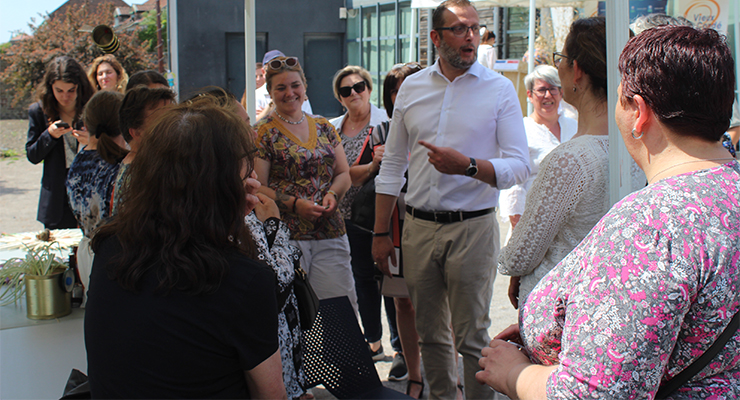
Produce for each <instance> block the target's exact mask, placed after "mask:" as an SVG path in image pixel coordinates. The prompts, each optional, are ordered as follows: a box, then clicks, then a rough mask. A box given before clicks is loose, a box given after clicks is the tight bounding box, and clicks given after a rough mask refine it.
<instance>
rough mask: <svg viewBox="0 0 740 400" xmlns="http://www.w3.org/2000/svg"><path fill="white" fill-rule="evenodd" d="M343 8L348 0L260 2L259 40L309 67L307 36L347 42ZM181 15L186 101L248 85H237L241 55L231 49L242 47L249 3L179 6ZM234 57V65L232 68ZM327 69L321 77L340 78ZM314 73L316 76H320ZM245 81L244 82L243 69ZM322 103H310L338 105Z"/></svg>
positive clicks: (233, 0)
mask: <svg viewBox="0 0 740 400" xmlns="http://www.w3.org/2000/svg"><path fill="white" fill-rule="evenodd" d="M342 5H343V0H311V1H304V0H256V4H255V10H256V31H257V35H258V37H260V38H263V40H264V46H265V48H266V49H267V50H271V49H279V50H280V51H282V52H283V53H285V54H286V55H289V56H297V57H298V58H299V60H301V64H304V60H305V54H304V47H305V46H304V38H305V36H310V35H311V34H339V35H341V38H342V41H343V40H344V37H345V36H344V33H345V31H346V21H345V20H340V19H339V8H340V7H342ZM177 13H178V15H177V20H178V32H177V33H178V46H179V49H178V54H179V75H180V76H179V81H180V88H179V89H180V96H181V98H182V97H183V96H185V95H187V93H189V92H192V91H193V90H195V89H197V88H200V87H203V86H207V85H218V86H221V87H225V88H229V87H231V88H237V87H242V88H243V87H244V86H243V85H244V83H243V81H242V82H237V81H235V80H234V76H235V75H239V71H235V68H234V63H233V59H234V57H236V56H237V52H235V51H234V49H233V48H231V49H230V48H229V47H228V46H234V43H236V42H237V39H235V36H238V35H242V36H243V34H244V0H177ZM307 34H308V35H307ZM227 43H231V44H230V45H227ZM261 47H262V46H261V45H259V46H258V50H257V51H258V52H259V54H255V59H256V61H258V62H259V61H262V56H263V55H264V51H263V50H262V51H261V50H260V48H261ZM340 51H342V50H340ZM229 57H231V59H232V63H231V66H230V67H229V62H228V61H229ZM341 60H342V63H344V62H345V60H346V55H344V53H343V51H342V54H341ZM340 67H341V65H340ZM326 69H327V71H321V72H318V74H319V75H328V76H333V74H334V72H336V68H335V67H334V66H332V67H331V68H326ZM328 69H331V70H328ZM312 72H313V75H316V73H317V71H312ZM306 73H307V74H308V73H309V71H306ZM229 76H231V78H232V79H231V81H230V80H229ZM241 76H244V69H243V67H242V70H241ZM237 78H238V76H237ZM324 80H325V79H324ZM232 91H235V92H236V91H238V89H232ZM242 92H243V89H242V90H241V91H240V92H239V93H234V94H235V95H236V96H238V97H241V95H242ZM310 95H311V93H310V92H309V96H310ZM319 97H321V98H311V104H312V106H314V109H316V108H317V106H318V108H319V109H321V108H325V107H326V105H327V104H330V103H329V102H336V100H335V99H334V98H333V97H332V98H329V99H325V98H324V97H326V96H319ZM322 106H324V107H322Z"/></svg>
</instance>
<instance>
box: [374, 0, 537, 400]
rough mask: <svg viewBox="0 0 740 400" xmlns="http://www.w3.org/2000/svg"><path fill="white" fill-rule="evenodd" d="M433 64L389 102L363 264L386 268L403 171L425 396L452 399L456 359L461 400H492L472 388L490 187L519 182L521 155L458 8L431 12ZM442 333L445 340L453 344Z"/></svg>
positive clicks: (516, 122) (482, 316)
mask: <svg viewBox="0 0 740 400" xmlns="http://www.w3.org/2000/svg"><path fill="white" fill-rule="evenodd" d="M432 24H433V30H432V31H431V32H430V35H429V36H430V38H431V40H432V41H433V42H434V45H435V46H436V47H437V49H438V52H439V55H440V58H439V59H438V60H437V62H436V63H435V64H434V65H432V66H431V67H429V68H426V69H424V70H422V71H420V72H418V73H416V74H414V75H411V76H409V77H408V78H406V80H404V82H403V84H402V85H401V88H400V91H399V93H398V95H397V97H396V102H395V109H394V111H393V118H392V123H391V128H390V133H389V135H388V141H387V142H386V147H385V154H384V157H383V163H382V165H381V169H380V174H379V176H378V177H377V178H376V180H375V182H376V193H377V198H376V220H375V233H374V238H373V258H374V259H375V261H376V262H377V264H378V268H380V270H381V271H383V272H384V273H385V274H388V273H389V272H388V271H389V270H388V259H389V257H390V258H391V260H392V262H393V263H394V265H395V263H396V260H395V253H394V251H393V243H392V241H391V240H390V239H391V238H390V237H389V234H388V232H389V230H390V217H391V213H392V210H393V206H394V204H395V203H396V197H397V196H398V194H399V192H400V190H401V187H402V186H403V185H404V177H403V176H404V171H406V169H407V167H408V176H409V185H408V192H407V194H406V199H405V200H406V204H407V206H406V217H405V220H404V227H403V235H402V251H403V257H404V263H403V265H404V271H403V272H404V276H405V278H406V284H407V285H408V288H409V293H410V295H411V301H412V302H413V304H414V307H415V308H416V330H417V331H418V333H419V338H420V343H421V351H422V358H423V359H424V369H425V371H426V376H427V379H428V380H429V387H430V390H431V391H430V396H429V397H430V398H443V399H451V398H455V391H456V371H457V370H456V368H455V358H456V354H457V352H459V353H461V354H462V356H463V366H464V371H465V373H464V378H465V392H466V397H467V398H474V399H484V398H493V394H494V393H493V391H491V390H490V389H489V388H487V387H485V386H482V385H481V384H479V383H477V382H476V380H475V373H476V372H477V371H478V370H479V369H480V367H479V366H478V359H479V358H480V357H481V350H482V349H483V348H484V347H485V346H487V345H488V343H489V341H490V338H489V336H488V332H487V330H488V327H489V326H490V319H489V317H488V311H489V307H490V302H491V295H492V292H493V279H494V277H495V274H496V258H497V256H498V252H499V237H498V236H499V232H498V224H497V222H496V220H495V216H494V208H495V207H496V206H497V205H498V192H499V189H506V188H509V187H511V186H513V185H514V184H518V183H522V182H524V181H526V179H527V177H528V176H529V171H530V170H529V161H528V160H529V150H528V148H527V139H526V134H525V132H524V124H523V122H522V112H521V107H520V105H519V100H518V98H517V96H516V93H515V91H514V86H513V85H512V83H511V82H510V81H509V80H508V79H506V78H504V77H503V76H501V75H499V74H497V73H495V72H493V71H492V70H490V69H487V68H485V67H483V66H482V65H480V64H479V63H477V62H476V48H477V47H478V42H479V40H480V36H479V35H480V33H479V28H480V25H479V19H478V14H477V12H476V10H475V8H474V7H473V6H472V5H471V4H470V3H469V2H468V1H467V0H448V1H445V2H444V3H442V4H441V5H440V6H439V7H438V8H437V9H436V10H435V11H434V14H433V20H432ZM450 323H451V324H452V328H453V330H454V334H455V345H454V346H453V343H452V332H450Z"/></svg>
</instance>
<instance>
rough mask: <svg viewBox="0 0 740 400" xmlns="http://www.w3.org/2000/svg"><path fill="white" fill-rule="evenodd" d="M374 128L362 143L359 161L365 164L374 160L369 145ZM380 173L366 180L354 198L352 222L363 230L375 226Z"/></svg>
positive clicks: (371, 230) (370, 229) (370, 230)
mask: <svg viewBox="0 0 740 400" xmlns="http://www.w3.org/2000/svg"><path fill="white" fill-rule="evenodd" d="M372 132H373V130H372V129H371V130H370V132H369V133H368V134H367V137H366V138H365V143H363V144H362V152H361V153H360V158H359V161H358V162H360V163H361V164H360V165H364V164H366V163H370V162H372V160H373V149H371V148H369V147H368V142H369V141H370V137H371V135H372ZM377 175H378V173H377V172H376V173H374V174H372V175H371V176H370V178H369V179H368V180H367V182H365V184H364V185H362V187H361V188H360V190H359V191H358V192H357V194H355V198H354V199H353V200H352V206H351V207H350V209H351V210H352V217H351V218H350V219H349V220H350V221H351V222H352V224H353V225H354V226H356V227H358V228H360V229H362V230H363V231H367V232H370V233H372V232H373V228H375V177H376V176H377Z"/></svg>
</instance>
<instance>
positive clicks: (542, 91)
mask: <svg viewBox="0 0 740 400" xmlns="http://www.w3.org/2000/svg"><path fill="white" fill-rule="evenodd" d="M547 92H550V96H552V97H555V96H557V95H559V94H560V88H559V87H557V86H553V87H549V88H539V89H532V93H534V95H535V96H537V97H545V96H547Z"/></svg>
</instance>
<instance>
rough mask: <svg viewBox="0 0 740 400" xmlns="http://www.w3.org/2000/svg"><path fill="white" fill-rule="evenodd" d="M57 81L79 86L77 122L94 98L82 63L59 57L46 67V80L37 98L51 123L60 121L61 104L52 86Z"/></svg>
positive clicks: (43, 81)
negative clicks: (86, 105)
mask: <svg viewBox="0 0 740 400" xmlns="http://www.w3.org/2000/svg"><path fill="white" fill-rule="evenodd" d="M56 81H62V82H66V83H72V84H74V85H77V104H76V106H75V109H76V110H75V121H74V122H77V121H78V120H79V118H80V116H81V115H82V108H83V107H84V106H85V104H86V103H87V101H88V100H90V97H92V95H93V93H94V92H95V91H94V90H93V87H92V86H90V81H88V80H87V76H85V70H83V69H82V66H81V65H80V63H78V62H77V61H76V60H75V59H74V58H72V57H68V56H59V57H56V58H54V59H53V60H51V62H50V63H49V65H47V66H46V73H44V78H43V79H42V80H41V83H39V86H38V88H37V92H36V93H37V96H38V99H39V101H40V102H41V109H42V110H44V114H46V116H47V118H49V120H50V121H56V120H58V119H59V114H60V111H61V110H59V102H57V99H56V97H54V90H53V89H52V87H51V85H53V84H54V82H56Z"/></svg>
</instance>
